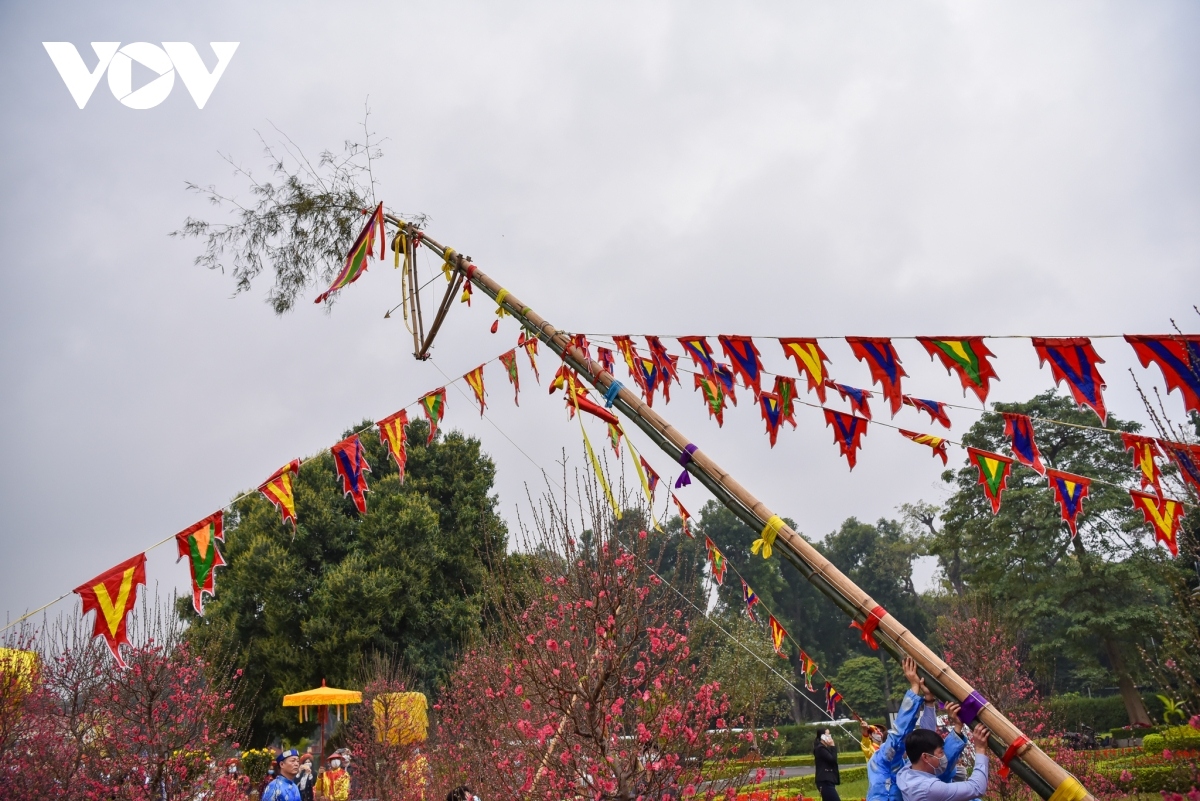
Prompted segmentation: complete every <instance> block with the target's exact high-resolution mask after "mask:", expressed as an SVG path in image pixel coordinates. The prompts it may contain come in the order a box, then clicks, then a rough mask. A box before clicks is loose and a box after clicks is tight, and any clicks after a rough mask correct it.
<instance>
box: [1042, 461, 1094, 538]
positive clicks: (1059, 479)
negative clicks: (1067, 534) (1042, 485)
mask: <svg viewBox="0 0 1200 801" xmlns="http://www.w3.org/2000/svg"><path fill="white" fill-rule="evenodd" d="M1046 479H1047V480H1048V481H1049V482H1050V489H1052V490H1054V500H1056V501H1058V506H1059V508H1060V509H1062V519H1063V520H1065V521H1067V525H1068V526H1069V527H1070V529H1071V536H1072V537H1074V536H1075V535H1076V533H1077V532H1076V528H1075V521H1076V520H1077V519H1078V518H1079V513H1080V512H1081V511H1083V499H1084V498H1086V497H1087V494H1088V487H1090V486H1091V484H1092V480H1091V479H1090V478H1086V477H1084V476H1076V475H1072V474H1071V473H1064V472H1062V471H1061V470H1047V471H1046Z"/></svg>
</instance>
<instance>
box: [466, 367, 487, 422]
mask: <svg viewBox="0 0 1200 801" xmlns="http://www.w3.org/2000/svg"><path fill="white" fill-rule="evenodd" d="M463 379H465V380H466V382H467V386H469V387H470V388H471V391H472V392H474V393H475V400H477V401H479V416H480V417H483V410H484V409H486V408H487V401H486V400H484V397H485V396H486V395H487V391H486V390H484V388H483V365H482V364H481V365H479V366H478V367H476V368H475V369H474V370H472V371H471V372H469V373H467V374H466V375H464V376H463Z"/></svg>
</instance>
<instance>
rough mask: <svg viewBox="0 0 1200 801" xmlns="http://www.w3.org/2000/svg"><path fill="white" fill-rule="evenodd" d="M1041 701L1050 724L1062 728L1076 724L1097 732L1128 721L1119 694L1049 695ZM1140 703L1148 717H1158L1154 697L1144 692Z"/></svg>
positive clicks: (1158, 707)
mask: <svg viewBox="0 0 1200 801" xmlns="http://www.w3.org/2000/svg"><path fill="white" fill-rule="evenodd" d="M1045 703H1046V706H1047V708H1048V709H1049V710H1050V724H1051V725H1052V726H1053V727H1054V728H1056V729H1060V730H1062V731H1078V729H1079V724H1080V723H1082V724H1083V725H1085V726H1090V727H1091V728H1093V729H1095V730H1096V731H1097V732H1106V731H1109V730H1111V729H1119V728H1122V727H1124V726H1127V725H1128V724H1129V715H1128V714H1126V712H1125V702H1124V701H1123V700H1122V699H1121V696H1119V695H1108V696H1105V697H1103V698H1088V697H1087V696H1086V695H1078V694H1076V693H1068V694H1066V695H1055V696H1051V697H1050V698H1047V699H1045ZM1142 703H1144V704H1145V705H1146V711H1147V712H1148V713H1149V714H1150V719H1151V720H1154V721H1161V720H1162V713H1163V705H1162V701H1160V700H1159V699H1158V697H1157V696H1155V695H1153V694H1151V693H1147V694H1145V695H1143V696H1142ZM1134 736H1135V737H1137V736H1141V735H1134Z"/></svg>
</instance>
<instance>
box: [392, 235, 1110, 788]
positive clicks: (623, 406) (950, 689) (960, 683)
mask: <svg viewBox="0 0 1200 801" xmlns="http://www.w3.org/2000/svg"><path fill="white" fill-rule="evenodd" d="M389 219H390V220H391V221H392V222H393V223H394V224H396V225H398V226H401V227H402V228H403V229H404V230H405V231H413V232H415V229H412V228H411V226H409V225H408V224H407V223H405V222H404V221H402V220H399V219H397V218H392V217H389ZM421 242H422V244H424V245H426V246H427V247H429V248H430V249H431V250H433V251H434V252H435V253H438V254H439V255H443V254H444V253H445V248H444V247H443V246H441V245H440V244H438V243H437V242H436V241H434V240H432V239H430V238H429V237H428V236H425V235H423V236H422V239H421ZM451 259H452V261H453V264H452V265H451V266H452V267H453V269H455V270H456V271H458V272H460V273H461V274H462V275H463V276H465V277H466V279H467V280H469V281H471V282H472V283H473V284H475V285H476V286H478V287H479V288H480V289H481V290H483V291H484V292H485V293H486V294H487V295H489V296H490V297H491V298H492V299H493V300H496V299H499V303H500V306H501V308H503V309H504V311H505V312H506V313H508V314H511V315H513V316H514V317H515V318H516V319H517V320H519V321H520V322H521V323H522V325H524V326H525V327H526V329H527V330H529V331H532V332H534V333H535V334H536V335H537V337H538V339H540V340H541V341H543V342H545V343H546V344H547V345H548V346H549V347H550V348H551V349H553V350H554V352H555V353H557V354H559V355H560V356H562V358H563V359H564V360H565V361H567V362H568V363H569V364H570V365H571V366H572V367H573V368H575V369H576V370H578V371H579V372H580V374H581V375H582V376H584V377H585V378H586V379H587V380H588V381H589V382H590V383H591V384H592V385H593V386H595V387H596V389H598V390H600V391H601V392H603V393H605V394H606V397H611V398H612V400H613V405H615V406H616V407H617V408H618V409H619V410H620V411H621V412H622V413H624V414H625V415H626V416H627V417H628V418H629V419H630V420H632V421H633V422H634V424H636V425H637V426H638V427H639V428H640V429H642V431H644V432H645V433H646V434H647V435H648V436H649V437H650V438H651V439H652V440H653V441H654V442H655V444H657V445H658V446H659V447H660V448H662V449H663V450H664V451H665V452H666V453H667V454H668V455H670V456H671V457H672V458H673V459H675V460H676V461H679V460H680V459H681V457H682V458H683V466H684V468H685V469H686V470H687V471H688V472H689V473H691V474H692V475H693V476H695V477H696V478H697V479H698V480H699V481H700V482H701V483H703V484H704V485H705V486H706V487H708V489H709V490H711V491H712V492H713V494H714V495H715V496H716V497H717V499H718V500H720V501H721V502H722V503H723V504H725V505H726V506H728V507H729V508H730V510H731V511H733V512H734V514H736V515H738V517H740V518H741V519H742V520H743V522H745V523H746V524H747V525H749V526H751V527H752V528H753V529H754V530H755V531H764V530H766V529H774V531H775V532H776V538H775V542H776V545H779V546H782V547H781V548H780V552H781V554H782V555H783V556H784V557H785V558H786V559H787V560H788V561H789V562H791V563H792V564H793V565H794V566H795V567H796V568H797V569H798V570H799V571H800V572H801V574H803V575H804V576H805V578H807V579H808V580H809V581H810V582H812V583H813V584H814V585H815V586H816V587H817V589H819V590H821V592H822V593H824V594H825V595H826V596H828V597H829V598H830V600H832V601H833V602H834V603H835V604H837V606H839V607H840V608H841V609H842V610H843V611H845V612H846V613H847V614H848V615H850V616H851V618H852V619H853V620H854V621H855V622H856V623H858V624H859V625H860V626H866V625H868V621H869V620H870V619H871V618H872V616H874V618H875V619H876V620H877V621H878V625H877V628H876V629H875V636H876V639H877V640H878V641H879V642H881V643H882V644H883V646H884V648H885V649H886V650H887V651H889V652H890V653H891V654H892V655H893V656H895V657H896V658H900V657H901V656H903V655H908V656H911V657H912V658H913V660H914V661H916V663H917V665H918V668H919V669H920V672H921V673H922V674H923V677H924V678H925V680H926V685H927V686H928V687H929V688H930V690H931V691H932V692H933V693H934V694H935V695H937V696H938V697H940V698H941V699H942V700H943V701H956V702H958V703H960V704H962V703H964V702H966V703H967V704H971V705H974V706H979V707H980V708H978V712H977V714H976V717H975V719H976V720H978V721H979V722H982V723H983V724H984V725H985V726H987V727H988V728H989V729H990V730H991V732H992V736H991V738H990V739H989V742H988V745H989V747H990V748H991V750H992V751H993V752H994V753H996V754H997V755H1006V756H1008V758H1009V760H1010V761H1009V763H1008V764H1009V767H1010V768H1011V769H1012V771H1013V772H1014V773H1016V774H1017V775H1018V776H1020V777H1021V778H1022V779H1023V780H1024V781H1025V782H1026V783H1027V784H1028V785H1029V786H1030V787H1031V788H1032V789H1033V790H1034V791H1035V792H1037V793H1038V795H1040V796H1042V798H1046V799H1050V801H1095V799H1094V798H1093V796H1092V795H1091V794H1090V793H1088V791H1087V790H1086V789H1085V788H1084V787H1083V785H1081V784H1080V783H1079V781H1078V780H1077V779H1076V778H1075V777H1074V776H1072V775H1071V774H1070V773H1068V772H1067V771H1066V770H1064V769H1063V768H1062V767H1061V766H1059V765H1058V763H1056V762H1055V761H1054V760H1053V759H1051V758H1050V757H1049V756H1048V755H1047V754H1046V753H1045V752H1043V751H1042V750H1041V749H1040V748H1038V747H1037V746H1036V745H1034V744H1033V742H1032V740H1031V738H1028V737H1027V736H1026V735H1024V734H1023V733H1022V732H1021V730H1020V729H1018V728H1017V727H1016V726H1015V725H1013V723H1012V722H1011V721H1009V720H1008V718H1006V717H1005V716H1004V715H1003V714H1002V713H1001V712H1000V711H999V710H997V709H996V708H995V707H993V706H992V705H991V704H990V703H987V701H986V699H984V698H983V697H982V696H981V695H979V693H977V692H975V690H974V689H973V688H972V687H971V686H970V685H969V684H968V683H967V682H966V681H964V680H963V678H962V677H961V676H959V675H958V674H957V673H955V672H954V671H953V670H951V669H950V666H949V665H947V664H946V663H945V662H943V661H942V659H941V658H940V657H939V656H938V655H937V654H935V653H934V652H933V651H931V650H930V649H929V648H928V647H927V646H926V645H925V644H924V643H923V642H921V641H920V640H918V639H917V638H916V637H915V636H914V635H913V634H912V632H910V631H909V630H908V629H907V628H905V626H904V625H903V624H901V623H900V621H899V620H897V619H896V618H895V617H893V616H892V615H890V614H888V613H887V612H886V611H885V610H883V609H882V607H879V605H878V604H876V603H875V601H874V600H873V599H872V598H871V597H870V596H869V595H867V594H866V593H865V592H863V591H862V589H860V588H859V587H858V586H857V585H856V584H855V583H854V582H852V581H850V579H848V578H846V576H844V575H843V574H842V572H841V571H839V570H838V569H837V568H836V567H835V566H834V565H833V564H832V563H831V562H830V561H829V560H828V559H826V558H825V557H824V556H822V555H821V554H820V553H819V552H818V551H817V550H816V549H815V548H814V547H813V546H812V545H811V544H809V542H808V541H807V540H805V539H804V538H803V537H801V536H800V535H799V534H797V533H796V532H795V531H793V530H792V529H791V527H790V526H788V525H787V524H786V523H784V522H783V521H782V520H780V519H779V518H778V517H777V516H776V515H775V513H774V512H772V511H771V509H769V508H768V507H767V505H766V504H764V503H763V502H762V501H760V500H758V499H757V498H755V497H754V496H753V495H752V494H751V493H750V492H749V491H748V490H747V489H746V488H745V487H743V486H742V485H741V484H739V483H738V482H737V480H736V479H734V478H733V476H731V475H730V474H729V473H728V472H726V471H725V470H723V469H722V468H721V467H720V465H718V464H717V463H716V462H715V461H713V460H712V458H711V457H709V456H708V455H707V454H705V453H704V451H702V450H700V449H699V448H697V447H695V445H694V444H693V443H692V442H691V441H690V440H689V439H688V438H687V437H685V436H684V435H683V434H682V432H680V431H679V430H678V429H676V428H675V427H674V426H672V425H671V424H670V423H668V422H667V421H666V420H664V419H663V418H662V417H661V416H660V415H659V414H658V413H657V412H655V411H654V410H653V409H651V408H650V407H649V406H647V405H646V403H645V402H644V401H643V400H642V399H641V397H639V396H638V395H637V394H635V393H633V392H631V391H630V390H628V389H626V388H625V387H624V386H623V385H620V382H618V381H617V379H616V377H615V376H613V375H612V374H610V373H609V372H607V371H606V370H605V369H604V368H603V366H602V365H600V364H599V363H597V362H595V361H593V360H591V359H588V358H587V356H586V355H585V354H584V353H583V352H582V351H581V350H579V349H578V348H576V347H575V346H574V345H572V344H571V340H570V337H569V336H568V335H567V334H565V333H563V332H562V331H559V330H558V329H557V328H555V327H554V326H553V325H551V324H550V323H548V322H546V320H544V319H543V318H542V317H541V316H540V315H538V314H537V313H536V312H534V311H533V310H532V309H531V308H529V307H527V306H525V305H524V304H523V303H522V302H521V301H520V299H518V298H517V297H516V296H514V295H513V294H512V293H511V292H509V291H507V290H506V289H504V288H503V287H502V286H500V284H498V283H497V282H496V281H494V280H493V279H492V278H490V277H489V276H487V275H485V274H484V273H483V272H482V271H480V270H479V269H478V268H476V267H475V265H474V264H472V263H471V261H470V259H469V258H467V257H464V256H462V255H461V254H458V253H454V252H453V251H452V255H451ZM427 347H428V343H427V344H426V349H427ZM614 383H615V384H618V385H619V386H618V389H617V390H616V391H615V392H611V393H610V389H611V387H612V385H613V384H614ZM684 454H690V458H689V457H687V456H684ZM980 705H981V706H980Z"/></svg>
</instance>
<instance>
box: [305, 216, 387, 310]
mask: <svg viewBox="0 0 1200 801" xmlns="http://www.w3.org/2000/svg"><path fill="white" fill-rule="evenodd" d="M370 215H371V219H370V220H368V221H367V227H366V228H364V229H362V233H360V234H359V235H358V239H355V240H354V244H353V245H352V246H351V247H350V253H349V255H347V256H346V263H345V264H343V265H342V269H341V271H340V272H339V273H338V274H337V277H336V278H334V279H333V283H332V284H330V286H329V289H326V290H325V291H324V292H322V293H321V294H320V295H317V299H316V301H314V302H316V303H320V302H321V301H323V300H327V299H328V298H329V296H330V295H332V294H333V293H334V292H337V291H338V290H339V289H341V288H342V287H344V286H349V285H350V284H353V283H354V282H355V281H357V280H358V279H359V277H360V276H361V275H362V274H363V273H365V272H366V271H367V259H368V258H369V257H370V255H371V250H372V249H373V248H374V247H375V232H376V231H378V232H379V259H380V260H381V261H382V260H383V258H384V256H386V255H387V246H386V244H385V240H386V239H387V236H386V232H385V231H384V229H383V204H382V203H380V204H379V205H378V206H376V207H375V211H372V212H370Z"/></svg>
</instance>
